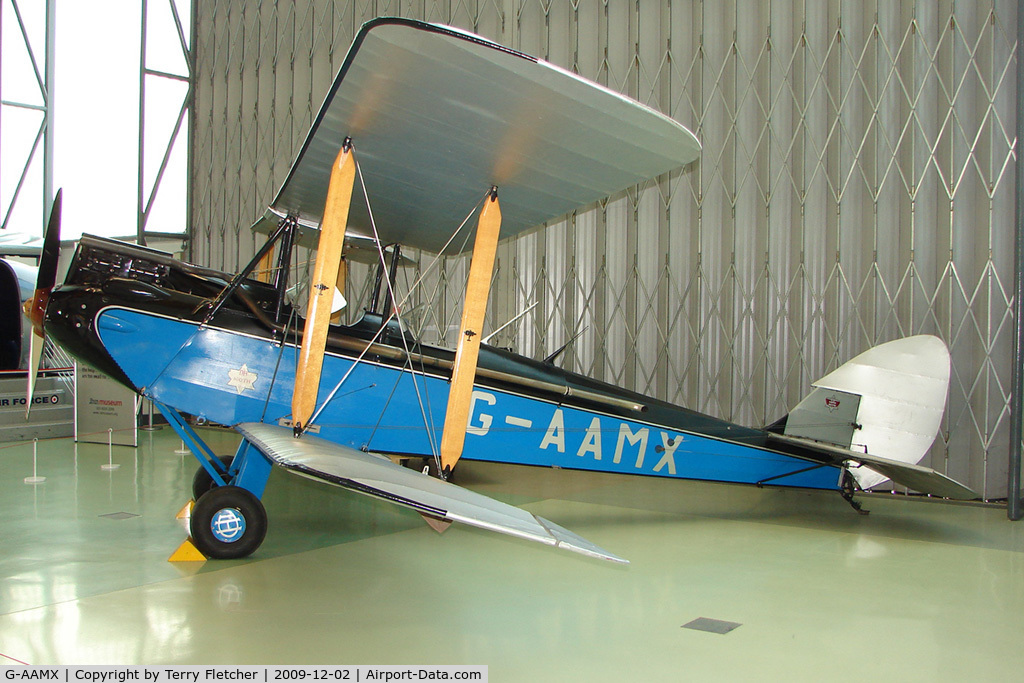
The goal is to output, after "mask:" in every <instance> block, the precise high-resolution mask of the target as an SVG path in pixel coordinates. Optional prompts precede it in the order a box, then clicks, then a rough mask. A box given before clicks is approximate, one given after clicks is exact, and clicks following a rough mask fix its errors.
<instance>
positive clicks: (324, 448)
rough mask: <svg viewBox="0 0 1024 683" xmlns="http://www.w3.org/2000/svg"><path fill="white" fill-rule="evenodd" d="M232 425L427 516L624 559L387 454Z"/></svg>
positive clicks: (258, 443) (278, 457)
mask: <svg viewBox="0 0 1024 683" xmlns="http://www.w3.org/2000/svg"><path fill="white" fill-rule="evenodd" d="M235 429H236V430H237V431H238V432H239V433H240V434H241V435H242V436H243V437H244V438H245V439H246V440H247V441H248V442H249V443H251V444H252V445H253V446H255V447H256V448H258V449H259V450H260V451H261V452H263V453H264V454H265V455H266V456H267V457H268V458H270V459H271V460H272V461H274V462H275V463H277V464H278V465H280V466H281V467H284V468H285V469H288V470H291V471H293V472H295V473H297V474H302V475H306V476H309V477H312V478H315V479H319V480H322V481H325V482H327V483H330V484H334V485H336V486H341V487H344V488H347V489H350V490H353V491H357V492H359V493H363V494H365V495H368V496H373V497H375V498H380V499H383V500H386V501H389V502H392V503H395V504H397V505H402V506H404V507H408V508H412V509H413V510H416V511H417V512H421V513H423V514H425V515H429V516H431V517H437V518H439V519H446V520H450V521H453V522H462V523H464V524H469V525H471V526H476V527H480V528H483V529H489V530H491V531H497V532H500V533H503V534H509V535H511V536H517V537H519V538H525V539H527V540H530V541H539V542H541V543H545V544H547V545H552V546H555V547H558V548H564V549H566V550H571V551H573V552H577V553H581V554H583V555H587V556H590V557H596V558H600V559H602V560H611V561H612V562H621V563H627V561H626V560H624V559H622V558H621V557H618V556H616V555H613V554H612V553H609V552H608V551H606V550H603V549H601V548H599V547H597V546H596V545H594V544H593V543H590V542H589V541H587V540H585V539H583V538H580V537H579V536H577V535H576V534H574V533H572V532H571V531H567V530H566V529H563V528H562V527H560V526H558V525H557V524H554V523H552V522H550V521H548V520H546V519H544V518H542V517H537V516H536V515H532V514H530V513H529V512H527V511H525V510H522V509H520V508H517V507H514V506H512V505H507V504H505V503H501V502H498V501H496V500H494V499H493V498H488V497H487V496H483V495H480V494H479V493H475V492H473V491H470V490H468V489H464V488H462V487H460V486H455V485H454V484H450V483H448V482H444V481H441V480H439V479H434V478H433V477H429V476H427V475H425V474H423V473H421V472H417V471H416V470H411V469H408V468H406V467H402V466H401V465H396V464H395V463H393V462H391V461H390V460H388V459H387V458H385V457H382V456H378V455H372V454H370V453H364V452H362V451H358V450H356V449H354V448H348V447H346V446H341V445H339V444H336V443H333V442H331V441H327V440H326V439H321V438H319V437H316V436H312V435H310V434H305V435H303V436H302V437H301V438H298V439H296V438H295V437H293V436H292V430H291V429H289V428H287V427H279V426H277V425H268V424H263V423H257V422H246V423H242V424H240V425H237V426H236V427H235Z"/></svg>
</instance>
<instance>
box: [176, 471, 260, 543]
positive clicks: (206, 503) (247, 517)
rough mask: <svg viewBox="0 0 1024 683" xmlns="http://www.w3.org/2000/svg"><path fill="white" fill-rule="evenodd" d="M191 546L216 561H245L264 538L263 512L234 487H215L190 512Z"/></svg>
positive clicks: (249, 495)
mask: <svg viewBox="0 0 1024 683" xmlns="http://www.w3.org/2000/svg"><path fill="white" fill-rule="evenodd" d="M189 525H190V529H191V532H192V542H193V543H194V544H195V546H196V548H197V549H198V550H199V552H201V553H203V554H204V555H206V556H207V557H211V558H214V559H217V560H234V559H238V558H241V557H247V556H249V555H251V554H252V553H253V551H255V550H256V548H258V547H259V546H260V544H261V543H263V538H264V537H265V536H266V535H267V511H266V510H265V509H264V508H263V503H261V502H260V499H259V498H257V497H256V496H254V495H253V494H252V493H250V492H249V491H247V490H245V489H243V488H239V487H237V486H216V487H214V488H212V489H210V490H209V491H207V492H206V493H204V494H203V495H202V496H200V498H199V499H198V500H197V501H196V504H195V507H193V508H192V518H191V520H190V522H189Z"/></svg>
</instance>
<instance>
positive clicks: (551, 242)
mask: <svg viewBox="0 0 1024 683" xmlns="http://www.w3.org/2000/svg"><path fill="white" fill-rule="evenodd" d="M1016 12H1017V8H1016V4H1015V3H1013V2H1009V1H1006V0H1003V1H994V2H993V1H991V0H989V1H983V0H979V2H971V3H962V2H950V1H948V0H946V1H936V0H922V1H920V2H914V1H911V0H905V1H903V2H881V1H880V2H860V1H855V0H830V1H828V2H811V1H809V0H764V1H762V2H758V3H752V2H741V3H737V2H725V1H709V2H699V1H696V0H692V1H688V2H687V1H680V0H660V2H659V1H652V2H646V1H644V2H638V1H636V0H604V1H594V2H586V1H577V2H570V1H559V0H550V1H547V2H542V1H541V0H417V1H415V2H410V1H405V2H398V1H394V2H386V1H383V0H381V1H377V2H370V1H356V0H345V1H342V0H337V1H333V2H332V1H331V0H293V1H283V0H273V1H271V0H264V1H263V2H253V1H246V2H243V1H241V0H205V1H204V2H199V3H195V15H194V16H195V31H196V36H195V39H194V41H193V45H194V46H195V87H196V101H195V120H194V124H193V125H194V129H193V132H192V137H191V139H192V140H193V149H192V155H191V189H192V209H191V226H192V230H193V242H192V246H191V250H192V253H191V257H192V259H193V260H194V261H196V262H199V263H202V264H205V265H210V266H213V267H218V268H224V269H228V270H233V269H235V268H236V267H238V266H239V265H240V264H244V263H245V262H246V261H247V260H248V259H249V257H250V256H251V254H253V253H254V251H255V246H254V245H255V241H254V238H253V236H252V234H251V232H250V230H249V226H250V225H251V223H252V222H253V221H254V220H255V219H256V218H257V217H258V216H259V215H260V214H261V213H262V211H263V209H264V207H265V206H266V205H267V203H268V202H269V201H270V200H271V199H272V197H273V195H274V194H275V192H276V190H277V188H278V185H279V183H280V182H281V181H282V180H283V178H284V177H285V174H286V173H287V171H288V168H289V164H290V162H291V160H292V158H293V155H294V153H295V151H296V150H297V149H298V146H299V145H300V144H301V142H302V140H303V138H304V136H305V134H306V131H307V128H308V126H309V124H310V122H311V121H312V119H313V117H314V116H315V113H316V111H317V109H318V107H319V104H320V102H321V100H322V98H323V96H324V94H325V93H326V91H327V88H328V86H329V84H330V83H331V81H332V80H333V77H334V74H335V70H336V68H337V67H338V66H339V65H340V63H341V61H342V60H343V59H344V56H345V53H346V51H347V49H348V45H349V43H350V41H351V39H352V37H353V35H354V33H355V32H356V30H357V29H358V27H359V26H360V24H361V23H362V22H364V21H366V20H369V19H371V18H373V17H375V16H380V15H398V16H405V17H410V18H415V19H424V20H428V21H435V22H440V23H446V24H451V25H455V26H458V27H461V28H464V29H468V30H471V31H475V32H477V33H480V34H482V35H484V36H486V37H488V38H490V39H492V40H495V41H497V42H499V43H502V44H505V45H508V46H511V47H513V48H516V49H519V50H522V51H524V52H527V53H530V54H533V55H537V56H539V57H542V58H544V59H547V60H548V61H550V62H553V63H555V64H557V65H559V66H562V67H565V68H568V69H571V70H573V71H575V72H578V73H580V74H582V75H583V76H585V77H587V78H590V79H593V80H595V81H598V82H599V83H603V84H605V85H607V86H609V87H611V88H613V89H615V90H618V91H621V92H624V93H627V94H629V95H631V96H633V97H635V98H637V99H639V100H640V101H642V102H645V103H647V104H649V105H651V106H653V107H655V108H657V109H660V110H661V111H664V112H667V113H668V114H670V115H671V116H673V117H675V118H676V119H678V120H679V121H681V122H682V123H684V124H685V125H687V126H689V127H690V128H691V129H693V130H694V131H695V132H696V133H697V135H698V137H699V138H700V139H701V141H702V143H703V145H704V152H703V155H702V158H701V159H700V160H699V161H698V162H697V163H695V164H692V165H691V166H689V167H687V168H685V169H683V170H681V171H677V172H674V173H671V174H668V175H666V176H663V177H660V178H658V179H656V180H655V181H652V182H649V183H647V184H645V185H642V186H640V187H636V188H631V189H630V190H628V191H626V192H623V193H621V194H619V195H616V196H613V197H610V198H608V199H607V200H606V201H603V202H600V203H599V204H598V205H596V206H591V207H586V208H584V209H582V210H580V211H578V212H577V213H576V214H574V215H573V216H570V217H569V218H568V219H566V220H564V221H561V222H558V223H555V224H553V225H551V226H549V227H548V228H547V229H546V230H543V231H536V232H532V233H529V234H527V235H525V236H523V237H521V238H519V239H517V240H515V241H513V242H510V243H505V244H503V245H502V246H501V247H500V251H499V255H498V256H499V260H498V265H497V268H498V274H497V282H498V286H497V287H496V288H495V294H494V300H493V301H492V305H491V312H490V318H489V325H490V327H491V329H494V328H496V327H497V326H498V325H500V324H502V323H503V322H505V321H506V320H508V319H510V318H511V317H512V316H514V315H515V314H516V313H518V312H521V311H523V310H525V309H526V308H528V307H529V306H530V305H532V304H534V303H537V304H538V305H537V307H536V308H534V309H533V310H532V311H530V312H529V313H528V314H527V315H526V316H525V317H523V318H522V319H521V320H520V321H519V323H517V324H516V325H513V326H510V327H509V328H508V329H507V330H506V331H505V332H503V333H502V335H499V337H498V338H497V342H496V343H500V344H502V345H508V346H512V347H514V348H515V349H516V350H517V351H519V352H521V353H524V354H527V355H532V356H535V357H543V356H545V355H547V354H549V353H551V352H552V351H554V350H555V349H557V348H559V347H560V346H561V345H562V344H563V343H565V342H566V341H567V340H568V339H569V338H570V337H572V335H573V334H574V333H575V331H577V330H581V329H585V331H584V332H583V334H582V336H581V337H580V338H579V339H578V340H577V341H576V342H575V343H574V344H573V345H572V346H571V347H570V348H569V349H568V350H567V351H566V352H565V354H564V355H563V356H562V357H561V359H560V362H561V363H562V364H563V365H564V366H566V367H569V368H571V369H573V370H576V371H579V372H582V373H585V374H587V375H590V376H593V377H597V378H599V379H603V380H606V381H610V382H614V383H616V384H620V385H622V386H625V387H628V388H631V389H636V390H639V391H642V392H645V393H649V394H652V395H654V396H657V397H659V398H664V399H667V400H670V401H673V402H676V403H680V404H682V405H685V406H688V407H690V408H694V409H698V410H702V411H705V412H708V413H711V414H714V415H718V416H721V417H725V418H728V419H732V420H736V421H738V422H742V423H745V424H755V425H756V424H764V423H768V422H771V421H773V420H775V419H777V418H778V417H780V416H781V415H783V414H785V413H786V412H787V410H788V408H789V407H791V406H792V405H794V404H795V403H796V402H797V401H798V400H799V399H800V398H801V397H802V396H803V395H804V393H806V391H807V390H808V385H809V383H810V382H812V381H813V380H815V379H816V378H818V377H820V376H822V375H824V374H825V373H826V372H828V371H829V370H831V369H833V368H835V367H836V366H837V365H839V364H841V363H842V362H844V361H845V360H847V359H849V358H850V357H852V356H854V355H856V354H857V353H859V352H861V351H863V350H865V349H867V348H868V347H869V346H871V345H873V344H876V343H880V342H883V341H887V340H890V339H893V338H896V337H899V336H904V335H910V334H918V333H929V334H936V335H938V336H940V337H941V338H942V339H944V340H945V341H946V343H947V344H948V345H949V346H950V349H951V351H952V355H953V378H952V383H951V387H950V396H949V404H948V411H947V414H946V418H945V420H944V422H943V426H942V433H941V437H940V439H938V440H937V442H936V444H935V446H934V447H933V449H932V452H931V453H930V455H929V456H928V457H927V458H926V460H925V464H930V465H931V466H932V467H935V468H937V469H938V470H940V471H942V472H946V473H947V474H949V475H950V476H953V477H955V478H957V479H959V480H961V481H964V482H966V483H968V484H969V485H971V486H972V487H974V488H975V489H976V490H978V491H982V492H983V493H984V497H985V498H989V499H991V498H1000V497H1004V496H1005V495H1006V472H1007V449H1008V442H1007V440H1008V433H1009V428H1008V421H1009V391H1010V377H1011V366H1012V330H1013V309H1012V297H1013V291H1012V289H1013V276H1014V271H1013V265H1014V264H1013V235H1014V225H1013V215H1014V213H1013V209H1014V199H1013V197H1014V183H1015V174H1014V167H1013V151H1012V150H1013V145H1014V125H1015V121H1016V114H1015V95H1016V92H1015V70H1016V61H1015V59H1014V46H1015V28H1016ZM484 182H486V181H484ZM414 256H415V257H416V258H417V260H418V261H419V264H420V265H418V266H416V267H415V268H406V269H402V270H403V271H409V272H405V273H404V274H403V280H404V281H405V282H409V281H411V280H412V279H413V278H415V277H416V274H417V273H418V272H421V271H422V268H424V267H425V262H426V258H425V257H424V256H422V255H418V254H415V255H414ZM465 268H466V264H465V263H464V261H462V260H460V259H448V260H446V261H444V262H443V264H442V267H441V269H440V275H438V276H435V277H432V278H431V282H430V287H429V288H428V290H429V291H431V292H436V294H432V295H430V296H425V297H423V298H422V299H420V300H419V303H421V304H422V306H420V307H419V308H417V309H415V310H414V311H413V314H414V315H416V316H418V320H419V325H420V326H421V328H422V329H423V330H424V333H425V335H426V337H425V339H426V341H431V342H435V341H438V340H439V339H440V340H445V341H447V342H448V343H452V339H453V338H452V335H451V328H452V326H453V325H456V324H457V322H458V314H459V310H460V309H459V301H460V296H461V294H460V289H459V288H460V287H461V284H460V278H462V277H464V273H465ZM356 270H357V271H358V272H357V273H356V275H357V277H353V278H352V279H351V280H350V291H349V292H348V295H349V298H350V301H353V304H352V306H351V307H350V311H358V310H359V308H360V304H361V302H365V301H366V293H367V291H368V287H367V284H366V279H365V277H363V276H365V275H366V273H367V270H366V269H365V268H363V269H362V270H359V269H356ZM463 282H464V281H463ZM449 283H450V285H449Z"/></svg>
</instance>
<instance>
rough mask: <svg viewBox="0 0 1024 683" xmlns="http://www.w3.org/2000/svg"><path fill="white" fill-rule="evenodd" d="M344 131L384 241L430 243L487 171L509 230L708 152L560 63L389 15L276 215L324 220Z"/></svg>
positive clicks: (672, 124) (662, 119)
mask: <svg viewBox="0 0 1024 683" xmlns="http://www.w3.org/2000/svg"><path fill="white" fill-rule="evenodd" d="M346 137H351V138H353V140H354V143H355V149H356V159H357V160H358V161H359V163H360V167H361V169H362V173H363V177H364V178H365V181H366V186H367V192H368V194H369V197H370V201H371V205H372V210H373V217H374V222H375V224H376V227H377V229H378V230H379V232H380V234H381V239H382V241H383V242H384V243H392V242H398V243H401V244H405V245H409V246H414V247H418V248H421V249H425V250H427V251H432V252H438V251H440V250H441V248H442V246H443V245H444V243H445V242H446V240H447V239H448V237H449V236H450V235H451V233H452V232H453V231H454V230H455V228H457V227H458V226H459V225H460V223H461V222H462V221H463V219H464V218H465V217H466V216H467V215H468V214H469V213H470V211H471V210H472V209H473V208H474V207H475V206H476V205H477V204H478V203H479V202H480V200H481V199H482V198H483V196H484V193H485V192H486V191H487V189H488V188H489V187H490V186H491V185H497V186H498V188H499V195H500V198H501V210H502V231H501V234H502V237H508V236H510V235H513V234H516V233H518V232H520V231H522V230H526V229H528V228H531V227H534V226H537V225H540V224H542V223H544V222H546V221H548V220H551V219H553V218H557V217H559V216H562V215H564V214H566V213H568V212H570V211H573V210H574V209H577V208H579V207H581V206H584V205H586V204H589V203H591V202H593V201H596V200H598V199H601V198H602V197H606V196H608V195H610V194H612V193H615V192H617V191H619V190H621V189H623V188H625V187H628V186H630V185H632V184H635V183H637V182H640V181H643V180H646V179H648V178H652V177H654V176H657V175H659V174H661V173H665V172H667V171H671V170H673V169H676V168H678V167H680V166H682V165H684V164H687V163H689V162H691V161H693V160H694V159H696V158H697V156H698V154H699V153H700V144H699V143H698V142H697V139H696V137H694V135H693V133H691V132H690V131H689V130H687V129H686V128H685V127H683V126H682V125H681V124H679V123H677V122H676V121H674V120H672V119H671V118H669V117H667V116H665V115H663V114H660V113H658V112H656V111H655V110H653V109H651V108H649V107H646V106H644V105H642V104H640V103H639V102H636V101H634V100H631V99H629V98H627V97H624V96H622V95H619V94H618V93H615V92H613V91H611V90H608V89H607V88H604V87H602V86H600V85H597V84H595V83H592V82H590V81H587V80H585V79H583V78H580V77H578V76H576V75H574V74H572V73H570V72H568V71H565V70H564V69H560V68H558V67H556V66H553V65H551V64H548V63H546V62H543V61H540V60H537V59H534V58H533V57H529V56H527V55H524V54H522V53H519V52H516V51H513V50H510V49H508V48H505V47H502V46H501V45H498V44H496V43H492V42H490V41H487V40H484V39H483V38H480V37H479V36H475V35H472V34H469V33H465V32H462V31H459V30H458V29H453V28H450V27H446V26H438V25H434V24H425V23H421V22H416V21H411V20H405V19H392V18H385V19H376V20H374V21H371V22H369V23H367V24H365V25H364V26H363V27H362V29H361V30H360V31H359V33H358V35H357V36H356V38H355V41H354V42H353V44H352V47H351V49H350V50H349V53H348V55H347V57H346V58H345V61H344V63H343V65H342V67H341V69H340V71H339V73H338V76H337V78H336V80H335V82H334V84H333V85H332V86H331V89H330V91H329V92H328V93H327V97H326V99H325V100H324V103H323V105H322V107H321V109H320V112H319V114H318V115H317V118H316V120H315V122H314V123H313V126H312V128H311V130H310V131H309V134H308V136H307V138H306V141H305V143H304V144H303V146H302V149H301V151H300V152H299V155H298V157H297V158H296V159H295V161H294V163H293V165H292V168H291V170H290V172H289V174H288V177H287V179H286V180H285V182H284V184H283V185H282V187H281V189H280V191H279V192H278V195H277V198H276V199H275V200H274V202H273V204H272V205H271V207H270V209H269V211H268V217H272V216H283V215H293V216H296V217H297V218H299V219H301V220H302V221H303V222H305V223H307V224H319V222H320V219H321V216H322V212H323V208H324V201H325V198H326V194H327V183H328V178H329V176H330V167H331V164H332V162H333V161H334V158H335V156H336V155H337V153H338V150H339V149H340V147H341V144H342V142H343V141H344V139H345V138H346ZM356 194H357V196H356V197H355V198H354V199H353V202H352V208H351V213H350V217H349V224H350V230H352V229H353V228H354V229H356V230H360V231H362V232H363V234H364V235H369V234H372V233H371V232H369V215H368V213H367V211H366V208H365V203H364V201H363V199H362V197H361V192H360V190H359V189H358V185H357V189H356ZM469 244H472V242H469ZM462 247H463V243H462V241H461V240H459V243H458V244H456V245H454V249H453V250H452V249H450V250H449V251H458V250H460V249H462Z"/></svg>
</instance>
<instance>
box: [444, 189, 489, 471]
mask: <svg viewBox="0 0 1024 683" xmlns="http://www.w3.org/2000/svg"><path fill="white" fill-rule="evenodd" d="M499 232H501V207H500V206H499V205H498V193H497V188H492V189H491V192H490V195H489V196H488V198H487V199H486V200H485V201H484V208H483V209H482V210H481V211H480V218H479V220H478V222H477V226H476V240H475V241H474V242H473V260H472V261H471V262H470V264H469V279H468V281H467V283H466V301H465V303H464V304H463V306H462V325H461V326H460V327H459V329H460V330H462V334H460V335H459V342H458V345H457V346H456V347H455V365H454V367H453V368H452V383H451V389H450V390H449V392H448V407H447V411H446V413H445V418H444V432H443V433H442V434H441V469H442V470H443V472H444V473H445V474H446V475H447V474H448V473H449V472H451V469H452V468H453V467H455V463H457V462H458V461H459V458H461V457H462V448H463V446H464V445H465V443H466V426H467V425H468V424H469V408H470V404H471V403H472V400H473V380H474V379H476V364H477V359H478V358H479V356H480V340H481V332H482V329H483V325H484V314H485V313H486V312H487V298H488V296H489V295H490V291H491V275H492V274H493V273H494V252H495V251H496V250H497V246H498V233H499Z"/></svg>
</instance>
